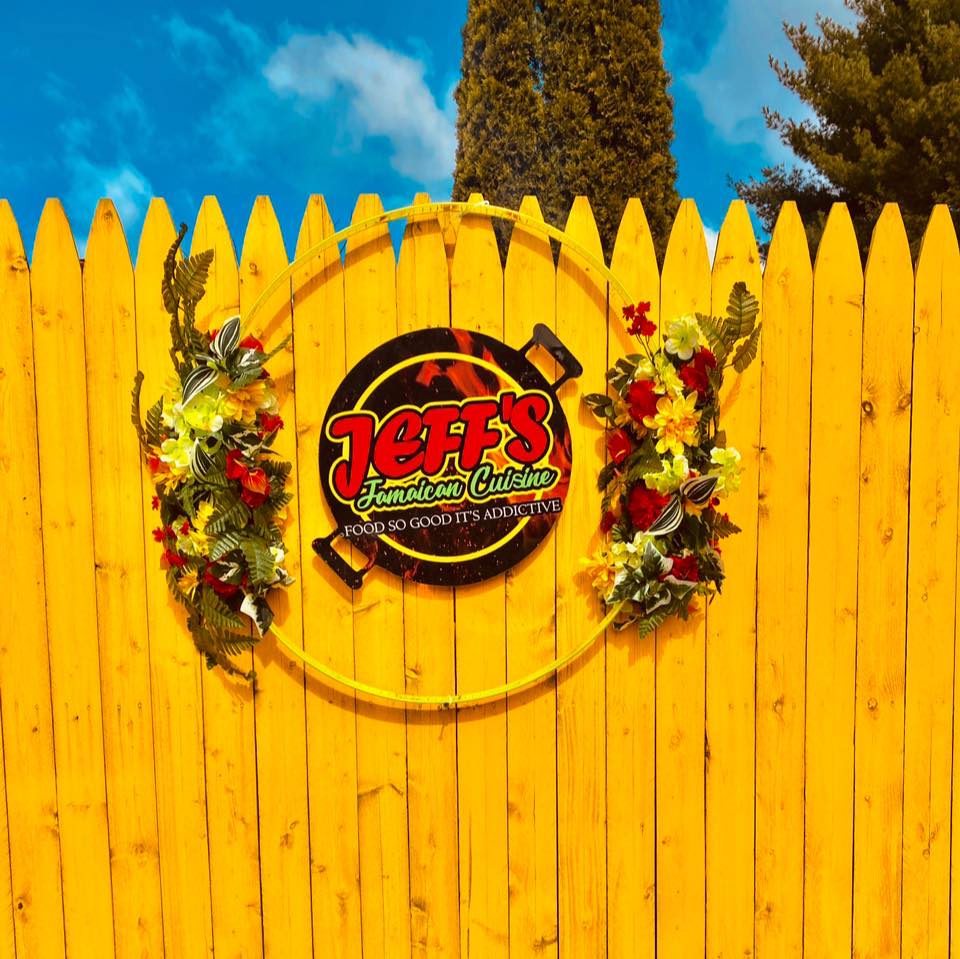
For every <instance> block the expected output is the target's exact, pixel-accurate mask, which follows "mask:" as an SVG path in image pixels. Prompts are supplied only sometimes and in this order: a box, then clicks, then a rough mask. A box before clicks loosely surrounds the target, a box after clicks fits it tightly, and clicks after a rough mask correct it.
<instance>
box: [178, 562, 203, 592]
mask: <svg viewBox="0 0 960 959" xmlns="http://www.w3.org/2000/svg"><path fill="white" fill-rule="evenodd" d="M199 585H200V577H199V576H197V571H196V570H195V569H188V570H187V571H186V572H185V573H184V574H183V576H181V577H180V580H179V581H178V583H177V586H178V587H179V588H180V591H181V592H182V593H185V594H186V595H187V596H189V597H190V599H193V594H194V593H195V592H196V591H197V587H198V586H199Z"/></svg>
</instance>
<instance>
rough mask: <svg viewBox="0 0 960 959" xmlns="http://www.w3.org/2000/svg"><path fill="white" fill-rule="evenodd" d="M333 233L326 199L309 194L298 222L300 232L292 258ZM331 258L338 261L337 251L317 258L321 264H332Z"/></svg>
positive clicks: (331, 251) (334, 250)
mask: <svg viewBox="0 0 960 959" xmlns="http://www.w3.org/2000/svg"><path fill="white" fill-rule="evenodd" d="M334 232H335V229H334V225H333V218H332V217H331V216H330V210H329V208H328V207H327V201H326V198H325V197H324V196H323V194H322V193H311V194H310V196H309V198H308V199H307V206H306V209H305V210H304V211H303V218H302V219H301V221H300V232H299V233H298V234H297V249H296V252H295V253H294V257H298V256H302V255H303V254H304V253H306V252H307V250H309V249H310V247H312V246H316V245H317V244H318V243H319V242H320V241H321V240H323V239H324V238H325V237H328V236H330V235H331V234H332V233H334ZM333 256H336V258H337V259H338V260H339V259H340V252H339V250H336V249H332V248H331V250H329V251H326V252H324V253H321V254H320V256H319V259H320V261H321V262H322V263H323V264H325V265H326V264H329V263H331V262H332V258H333Z"/></svg>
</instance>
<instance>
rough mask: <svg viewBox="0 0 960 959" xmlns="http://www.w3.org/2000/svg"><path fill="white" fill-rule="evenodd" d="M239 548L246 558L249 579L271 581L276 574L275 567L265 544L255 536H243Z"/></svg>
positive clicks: (254, 581) (261, 581) (259, 581)
mask: <svg viewBox="0 0 960 959" xmlns="http://www.w3.org/2000/svg"><path fill="white" fill-rule="evenodd" d="M240 549H241V550H242V552H243V558H244V559H245V560H246V563H247V569H248V570H249V572H250V579H251V581H252V582H253V583H260V584H266V583H270V582H272V581H273V579H274V577H275V576H276V568H275V566H274V562H273V556H272V554H271V553H270V550H269V548H268V547H267V545H266V544H265V543H264V542H263V541H262V540H260V539H258V538H256V537H253V536H245V537H243V539H242V540H241V541H240Z"/></svg>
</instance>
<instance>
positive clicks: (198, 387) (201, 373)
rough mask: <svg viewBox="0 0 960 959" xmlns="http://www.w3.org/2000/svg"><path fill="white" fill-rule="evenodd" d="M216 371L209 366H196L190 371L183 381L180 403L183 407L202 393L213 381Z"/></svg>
mask: <svg viewBox="0 0 960 959" xmlns="http://www.w3.org/2000/svg"><path fill="white" fill-rule="evenodd" d="M216 378H217V371H216V370H212V369H210V367H209V366H197V367H195V368H194V369H192V370H191V371H190V372H189V373H188V374H187V375H186V377H185V378H184V380H183V397H182V398H181V400H180V402H181V404H182V405H183V406H187V405H189V403H190V401H191V400H192V399H193V398H194V397H196V396H198V395H199V394H200V393H202V392H203V391H204V390H205V389H206V388H207V387H208V386H209V385H210V384H211V383H212V382H213V381H214V380H215V379H216Z"/></svg>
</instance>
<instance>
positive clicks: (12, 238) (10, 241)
mask: <svg viewBox="0 0 960 959" xmlns="http://www.w3.org/2000/svg"><path fill="white" fill-rule="evenodd" d="M0 249H2V250H3V251H4V255H5V257H7V258H8V259H9V258H10V257H11V256H12V257H13V258H14V259H16V258H17V257H22V256H24V255H25V254H24V248H23V240H22V239H21V237H20V227H19V226H18V225H17V218H16V217H15V216H14V215H13V207H12V206H10V201H9V200H3V199H0Z"/></svg>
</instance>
